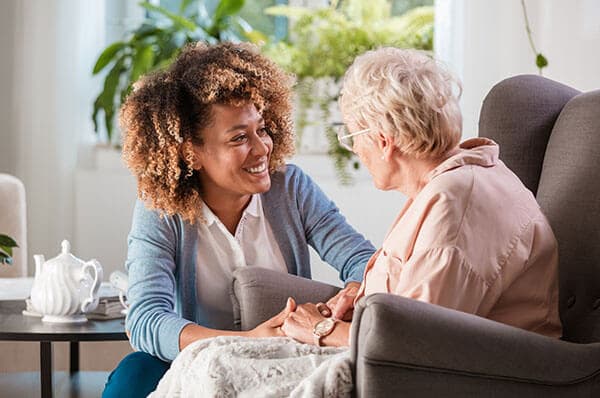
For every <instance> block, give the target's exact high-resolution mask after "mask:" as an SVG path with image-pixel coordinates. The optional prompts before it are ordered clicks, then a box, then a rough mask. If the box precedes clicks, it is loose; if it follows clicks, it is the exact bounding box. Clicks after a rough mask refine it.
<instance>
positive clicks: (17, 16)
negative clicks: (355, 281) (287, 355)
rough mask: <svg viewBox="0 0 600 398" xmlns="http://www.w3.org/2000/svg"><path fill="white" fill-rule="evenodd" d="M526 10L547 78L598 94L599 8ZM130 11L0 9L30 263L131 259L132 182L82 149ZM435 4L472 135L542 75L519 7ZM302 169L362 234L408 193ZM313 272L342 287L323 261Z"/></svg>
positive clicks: (443, 0) (57, 5)
mask: <svg viewBox="0 0 600 398" xmlns="http://www.w3.org/2000/svg"><path fill="white" fill-rule="evenodd" d="M526 3H527V5H528V9H529V17H530V22H531V27H532V29H533V33H534V39H535V42H536V45H537V47H538V48H539V49H540V50H541V51H542V52H543V53H544V54H545V55H546V56H547V58H548V60H549V62H550V66H549V67H548V68H546V69H545V75H546V76H548V77H550V78H553V79H556V80H559V81H562V82H565V83H567V84H571V85H573V86H574V87H576V88H578V89H581V90H589V89H593V88H600V74H599V73H597V71H598V70H600V52H598V51H597V48H598V45H599V44H600V24H599V21H600V2H599V1H596V0H526ZM120 6H123V4H122V2H121V1H120V0H110V1H107V2H104V1H100V0H96V1H83V2H82V1H78V0H54V1H35V0H20V1H0V37H1V40H0V54H2V55H3V56H2V58H1V59H0V96H1V97H0V171H8V172H11V173H14V174H16V175H17V176H19V177H20V178H22V179H23V180H24V182H25V185H26V189H27V192H28V208H29V248H30V258H31V255H32V254H33V253H44V254H46V255H47V256H52V255H54V254H56V253H57V252H58V243H59V242H60V240H61V239H62V238H65V237H66V238H70V239H72V240H73V242H74V245H73V248H74V250H75V251H76V254H78V255H80V256H81V257H82V258H89V257H98V258H99V259H100V260H101V261H103V262H105V263H106V266H107V267H108V268H110V269H114V268H116V267H119V266H120V264H122V261H123V260H124V258H125V253H124V250H125V249H124V248H125V240H124V239H125V236H126V234H127V230H128V226H129V214H130V208H131V206H132V204H133V203H132V196H133V193H134V187H133V183H132V181H131V180H129V179H128V176H127V175H126V172H125V171H124V170H122V169H121V170H120V171H114V172H108V171H98V170H97V169H95V166H94V162H93V161H91V162H90V161H88V162H81V161H78V148H80V147H85V145H88V147H89V143H88V141H86V140H87V138H88V137H89V136H90V134H91V129H92V127H91V122H90V120H89V119H90V113H91V102H92V99H93V97H94V96H95V95H96V94H97V92H98V91H97V90H98V80H97V79H96V80H93V79H92V78H91V76H90V70H91V68H92V65H93V62H94V60H95V58H96V56H97V55H98V51H99V49H101V48H102V47H103V46H104V45H105V44H106V43H107V42H108V41H110V40H112V39H113V37H111V38H109V39H107V38H106V37H105V35H104V34H105V32H104V26H105V23H106V21H107V20H108V22H109V25H110V24H111V23H112V26H114V30H118V29H119V28H120V26H121V25H120V24H121V22H119V21H113V22H111V21H112V20H111V19H110V15H109V14H111V13H113V12H117V11H115V10H117V9H118V7H120ZM436 7H437V8H438V18H437V20H436V24H437V26H436V46H437V47H438V50H439V54H440V56H441V57H442V58H444V59H445V60H446V61H447V62H448V64H449V65H450V66H451V67H452V68H454V69H455V70H456V71H457V72H458V73H459V75H460V76H461V77H462V78H463V81H464V95H463V102H462V105H463V110H464V113H465V136H473V135H475V134H476V132H477V128H476V126H477V122H476V121H477V118H478V114H479V108H480V105H481V102H482V100H483V97H484V95H485V93H487V91H488V90H489V89H490V87H491V86H492V85H493V84H495V83H496V82H498V81H499V80H501V79H503V78H505V77H508V76H511V75H514V74H519V73H536V72H537V70H536V68H535V66H534V61H533V55H532V54H531V52H530V50H529V47H528V42H527V37H526V34H525V29H524V24H523V16H522V13H521V8H520V0H502V1H480V0H438V1H437V2H436ZM128 12H129V11H128ZM107 15H108V17H107ZM114 30H113V28H111V32H113V31H114ZM88 160H89V159H88ZM294 161H295V162H297V163H299V164H300V165H301V166H303V167H304V168H305V169H307V171H308V172H309V174H311V175H313V177H314V178H315V180H316V181H317V182H318V183H319V184H320V185H321V186H322V187H323V189H324V190H325V192H327V193H328V194H329V195H330V196H331V197H332V198H333V199H334V200H335V201H336V203H338V205H339V207H340V208H341V209H342V211H343V212H344V213H345V214H346V216H347V217H348V219H349V220H350V222H351V223H352V224H354V225H355V226H356V227H357V229H359V230H361V231H362V232H364V233H365V235H366V236H367V237H369V238H371V239H372V240H373V241H374V243H375V244H380V243H381V241H382V239H383V235H384V233H385V231H386V229H387V227H388V226H389V224H390V222H391V221H392V218H393V215H394V214H395V213H396V211H398V209H399V208H400V207H401V206H402V202H403V198H402V197H401V195H399V194H395V193H381V192H377V191H376V190H375V189H374V188H373V187H372V184H371V182H370V179H369V177H368V176H366V175H365V174H364V171H363V174H362V175H361V176H359V177H357V183H356V185H354V186H353V187H350V188H347V187H341V186H340V185H339V184H338V183H337V180H336V178H335V176H334V173H333V169H332V167H331V163H330V161H329V159H328V158H326V157H324V156H321V157H319V156H313V155H305V156H300V157H298V158H297V159H295V160H294ZM98 173H100V174H98ZM112 174H114V175H115V176H116V177H115V178H114V179H111V178H110V176H111V175H112ZM99 176H101V177H99ZM314 273H315V275H316V276H317V277H318V278H320V279H325V280H329V281H332V280H334V279H335V275H332V274H331V273H329V271H328V268H325V267H320V266H319V265H317V266H316V267H315V271H314Z"/></svg>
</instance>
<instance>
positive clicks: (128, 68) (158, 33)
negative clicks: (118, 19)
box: [92, 0, 264, 146]
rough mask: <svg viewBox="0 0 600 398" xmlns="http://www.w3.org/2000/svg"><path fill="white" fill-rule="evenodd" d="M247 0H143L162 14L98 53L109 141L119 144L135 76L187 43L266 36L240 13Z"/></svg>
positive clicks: (100, 113)
mask: <svg viewBox="0 0 600 398" xmlns="http://www.w3.org/2000/svg"><path fill="white" fill-rule="evenodd" d="M244 2H245V0H220V1H219V2H218V4H217V6H216V8H215V9H214V12H212V13H210V12H209V10H208V9H207V8H206V5H205V2H204V1H193V0H181V2H180V4H179V7H178V11H177V12H172V11H169V10H168V9H166V8H163V7H159V6H156V5H153V4H151V3H148V2H140V3H139V5H140V6H141V7H143V8H144V9H145V10H146V11H147V13H148V14H152V15H156V16H160V18H147V19H146V20H145V21H144V22H143V23H142V24H141V25H140V26H139V27H137V28H136V29H134V30H133V31H132V32H131V34H130V35H129V36H128V37H127V38H126V39H124V40H122V41H117V42H115V43H112V44H110V45H109V46H108V47H106V48H105V49H104V50H103V51H102V53H101V54H100V56H99V57H98V59H97V61H96V64H95V65H94V69H93V74H94V75H97V74H99V73H101V72H103V71H106V74H105V75H104V83H103V88H102V91H101V92H100V94H98V96H97V97H96V99H95V101H94V108H93V114H92V119H93V122H94V129H95V131H96V133H97V134H98V133H99V132H100V130H101V123H103V124H104V127H105V129H106V141H107V143H108V144H110V145H114V146H119V137H118V136H116V135H115V134H114V132H115V128H114V120H115V115H116V114H117V113H118V110H119V108H120V106H121V103H122V102H123V100H124V99H125V97H126V96H127V94H128V93H129V91H130V90H131V86H132V84H133V82H135V81H136V80H137V79H138V78H139V77H140V76H142V75H144V74H146V73H148V72H152V71H154V70H158V69H162V68H166V67H167V66H168V65H170V64H171V62H172V61H173V59H174V58H175V57H176V56H177V54H178V52H179V50H180V49H181V48H182V47H183V46H185V45H186V44H187V43H190V42H195V41H207V42H211V43H212V42H217V41H222V40H235V41H239V40H250V41H254V42H256V41H260V40H264V35H262V34H261V33H260V32H258V31H255V30H253V29H252V27H251V26H250V25H249V24H248V23H247V22H246V21H245V20H243V19H242V18H241V17H239V15H238V13H239V12H240V10H241V9H242V7H243V6H244Z"/></svg>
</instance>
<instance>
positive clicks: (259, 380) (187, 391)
mask: <svg viewBox="0 0 600 398" xmlns="http://www.w3.org/2000/svg"><path fill="white" fill-rule="evenodd" d="M351 391H352V373H351V369H350V352H349V350H347V349H341V348H332V347H316V346H313V345H307V344H301V343H297V342H296V341H294V340H292V339H290V338H286V337H273V338H262V339H250V338H243V337H215V338H212V339H206V340H200V341H197V342H195V343H193V344H190V345H189V346H188V347H186V348H185V349H184V350H183V351H182V352H181V353H180V354H179V355H178V356H177V358H176V359H175V361H173V363H172V365H171V368H170V369H169V370H168V371H167V373H166V374H165V375H164V377H163V378H162V379H161V381H160V383H159V384H158V387H157V389H156V391H154V392H153V393H151V394H150V395H149V397H152V398H159V397H241V398H243V397H247V398H250V397H252V398H254V397H294V398H300V397H302V398H304V397H306V398H308V397H310V398H313V397H314V398H316V397H332V398H333V397H336V398H337V397H350V393H351Z"/></svg>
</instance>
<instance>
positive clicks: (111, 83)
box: [92, 55, 128, 142]
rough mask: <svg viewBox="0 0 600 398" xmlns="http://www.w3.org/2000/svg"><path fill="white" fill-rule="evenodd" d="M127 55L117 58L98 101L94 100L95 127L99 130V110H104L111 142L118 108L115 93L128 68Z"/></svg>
mask: <svg viewBox="0 0 600 398" xmlns="http://www.w3.org/2000/svg"><path fill="white" fill-rule="evenodd" d="M127 57H128V55H123V56H121V58H119V59H118V60H117V62H116V63H115V65H114V66H113V67H112V69H111V70H110V72H108V74H107V75H106V78H105V79H104V89H103V90H102V92H101V93H100V94H99V95H98V97H97V98H96V101H94V113H93V114H92V118H93V119H94V127H95V128H96V131H98V122H97V118H98V113H99V111H100V110H102V111H103V112H104V124H105V126H106V135H107V137H108V141H109V142H110V141H111V139H112V132H113V117H114V115H115V108H118V104H115V101H116V98H115V94H116V92H117V87H118V86H119V81H120V79H121V74H122V73H124V72H125V71H126V70H127V69H126V68H125V67H124V65H125V59H126V58H127ZM115 105H117V106H115Z"/></svg>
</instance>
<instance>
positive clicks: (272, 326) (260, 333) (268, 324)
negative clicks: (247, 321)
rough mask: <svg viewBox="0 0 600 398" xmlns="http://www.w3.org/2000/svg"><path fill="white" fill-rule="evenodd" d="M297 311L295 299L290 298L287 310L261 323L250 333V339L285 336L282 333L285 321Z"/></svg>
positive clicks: (286, 305) (286, 306)
mask: <svg viewBox="0 0 600 398" xmlns="http://www.w3.org/2000/svg"><path fill="white" fill-rule="evenodd" d="M295 310H296V302H295V301H294V299H293V298H291V297H290V298H288V299H287V302H286V304H285V308H284V309H283V310H281V312H280V313H279V314H277V315H275V316H274V317H273V318H271V319H269V320H267V321H265V322H263V323H261V324H260V325H258V326H257V327H255V328H254V329H252V330H251V331H249V332H248V336H249V337H277V336H285V335H284V334H283V332H282V331H281V326H282V325H283V322H284V320H285V319H286V318H287V317H288V316H289V315H290V314H291V313H293V312H294V311H295Z"/></svg>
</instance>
